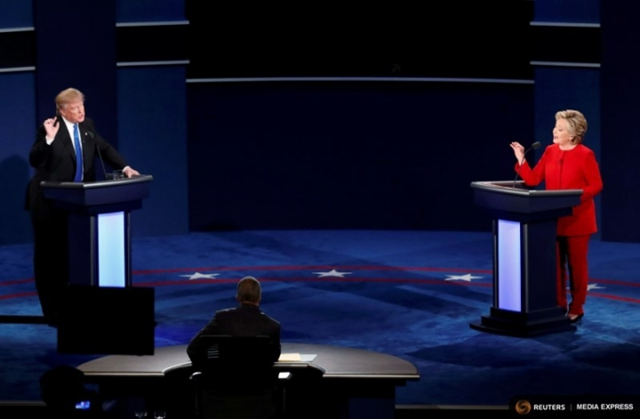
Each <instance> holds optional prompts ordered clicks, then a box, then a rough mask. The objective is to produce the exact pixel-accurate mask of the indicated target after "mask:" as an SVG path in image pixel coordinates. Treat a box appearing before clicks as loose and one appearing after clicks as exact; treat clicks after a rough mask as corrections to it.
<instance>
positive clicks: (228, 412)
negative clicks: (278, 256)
mask: <svg viewBox="0 0 640 419" xmlns="http://www.w3.org/2000/svg"><path fill="white" fill-rule="evenodd" d="M236 299H237V300H238V303H239V306H238V307H237V308H232V309H226V310H220V311H217V312H216V313H215V316H214V317H213V319H211V321H209V323H208V324H207V325H206V326H205V327H203V328H202V329H201V330H200V331H199V332H198V333H197V334H196V335H195V336H194V337H193V339H191V342H190V343H189V345H188V346H187V354H188V355H189V359H191V362H192V364H193V366H194V370H196V371H205V374H207V373H206V371H209V372H208V374H209V376H208V378H203V377H199V378H198V381H199V382H200V383H202V384H200V386H201V388H202V389H203V390H204V393H203V395H202V396H203V398H202V401H201V403H202V406H201V414H202V417H204V418H205V419H208V418H210V417H211V418H234V419H238V418H251V419H256V418H261V419H262V418H273V417H274V416H273V415H274V414H275V413H276V409H277V404H278V403H277V402H276V401H275V400H276V399H274V395H276V394H277V391H276V389H275V382H276V379H277V374H276V372H275V371H274V370H273V363H274V362H275V361H277V360H278V358H279V357H280V351H281V346H280V323H278V322H277V321H276V320H274V319H272V318H271V317H269V316H267V315H266V314H265V313H263V312H262V311H261V310H260V308H259V304H260V300H261V287H260V283H259V282H258V280H257V279H255V278H253V277H250V276H248V277H245V278H242V279H241V280H240V282H239V283H238V292H237V294H236ZM207 335H230V336H232V339H234V338H233V337H252V336H260V335H266V336H268V337H269V338H270V341H271V342H270V345H269V344H267V345H268V346H267V345H265V347H264V348H263V347H262V346H258V344H257V343H253V344H252V345H253V346H252V347H250V348H248V347H246V346H234V348H233V349H230V350H231V351H232V352H233V353H232V354H229V355H230V358H234V360H233V361H231V362H232V364H233V365H229V364H228V362H229V358H226V359H225V360H224V361H222V360H221V361H222V363H221V364H217V368H214V370H213V371H212V370H207V367H206V360H207V358H208V356H207V350H208V349H209V348H208V345H207V339H206V338H205V336H207ZM243 345H244V343H243ZM220 352H222V350H220ZM261 355H264V356H261ZM235 358H239V359H235Z"/></svg>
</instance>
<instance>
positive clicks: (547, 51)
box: [531, 26, 601, 64]
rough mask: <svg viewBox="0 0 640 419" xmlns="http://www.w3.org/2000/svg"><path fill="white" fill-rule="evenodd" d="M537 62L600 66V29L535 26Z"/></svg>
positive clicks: (533, 57) (532, 55) (533, 30)
mask: <svg viewBox="0 0 640 419" xmlns="http://www.w3.org/2000/svg"><path fill="white" fill-rule="evenodd" d="M532 32H533V39H534V40H535V41H534V45H533V48H532V53H531V57H532V59H533V60H535V61H555V62H564V63H592V64H599V63H600V59H601V33H600V32H601V30H600V28H599V27H577V26H565V27H558V26H533V27H532Z"/></svg>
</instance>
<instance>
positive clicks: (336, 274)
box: [314, 269, 351, 278]
mask: <svg viewBox="0 0 640 419" xmlns="http://www.w3.org/2000/svg"><path fill="white" fill-rule="evenodd" d="M314 274H315V275H319V276H318V278H324V277H326V276H333V277H337V278H344V276H345V275H351V272H338V271H336V270H335V269H332V270H330V271H329V272H314Z"/></svg>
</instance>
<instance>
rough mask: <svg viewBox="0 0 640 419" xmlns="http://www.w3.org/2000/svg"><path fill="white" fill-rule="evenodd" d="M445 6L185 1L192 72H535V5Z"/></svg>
mask: <svg viewBox="0 0 640 419" xmlns="http://www.w3.org/2000/svg"><path fill="white" fill-rule="evenodd" d="M443 3H444V2H438V3H435V2H427V3H425V2H422V3H420V5H419V6H418V5H414V6H407V5H403V6H397V5H394V6H390V5H388V4H384V5H373V4H369V5H367V7H366V8H363V7H355V6H348V5H344V4H340V6H331V5H329V4H323V5H320V6H318V7H316V8H312V7H309V8H306V9H303V8H292V9H287V10H282V9H279V8H278V7H277V6H265V5H262V6H258V7H256V8H253V7H252V8H250V9H248V8H246V7H244V8H243V7H232V6H229V5H227V4H225V5H222V4H220V3H211V2H198V1H193V0H191V1H187V3H186V4H187V18H188V19H189V21H190V23H191V33H192V39H194V40H197V42H192V43H190V47H191V51H190V57H191V65H190V66H189V73H188V77H189V78H209V77H295V76H310V77H311V76H345V77H346V76H389V77H404V76H407V77H491V78H531V72H530V69H529V61H530V60H529V55H528V53H529V48H530V42H531V40H530V28H529V22H530V21H531V20H532V19H533V2H528V1H498V2H473V3H472V2H447V3H446V4H443ZM507 16H508V18H505V17H507Z"/></svg>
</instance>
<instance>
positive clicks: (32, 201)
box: [25, 117, 127, 321]
mask: <svg viewBox="0 0 640 419" xmlns="http://www.w3.org/2000/svg"><path fill="white" fill-rule="evenodd" d="M58 120H59V129H58V133H57V134H56V136H55V138H54V140H53V142H52V143H51V145H48V144H47V142H46V139H45V136H46V131H45V129H44V127H40V129H38V131H37V134H36V141H35V143H34V144H33V146H32V147H31V152H30V153H29V164H30V165H31V166H32V167H33V168H34V169H35V173H34V175H33V177H32V179H31V181H30V182H29V185H28V189H27V196H26V202H25V209H27V210H28V211H30V212H31V221H32V224H33V233H34V254H33V268H34V278H35V282H36V288H37V290H38V296H39V297H40V305H41V306H42V314H43V315H44V316H45V318H47V319H48V320H49V321H50V320H52V319H53V318H54V317H55V313H56V311H57V307H56V304H57V301H58V299H59V297H60V293H61V292H62V291H63V290H64V288H65V286H66V285H67V282H68V254H67V215H66V212H64V211H63V210H60V209H58V208H56V207H55V206H54V205H53V204H52V202H50V201H49V200H47V199H45V198H44V196H43V192H42V188H41V187H40V182H42V181H53V182H73V178H74V175H75V170H76V159H75V151H74V147H73V144H72V141H73V140H72V138H71V135H70V134H69V130H68V129H67V127H66V125H65V123H64V121H63V120H62V118H61V117H59V118H58ZM78 127H79V131H80V137H81V141H82V155H83V161H84V171H83V182H91V181H94V180H95V178H96V177H95V171H94V157H95V156H96V154H97V149H99V150H100V155H101V156H102V159H103V160H104V162H105V163H107V164H109V165H110V166H111V167H113V168H114V169H116V170H120V169H123V168H124V167H126V166H127V162H126V161H125V160H124V158H122V156H121V155H120V154H119V153H118V152H117V151H116V150H115V149H114V148H113V147H112V146H111V145H110V144H109V143H107V142H106V141H105V140H104V139H103V138H102V137H100V135H99V134H98V132H97V131H96V129H95V127H94V125H93V121H91V119H89V118H86V119H85V120H84V121H83V122H81V123H80V124H78ZM100 169H102V168H100Z"/></svg>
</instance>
